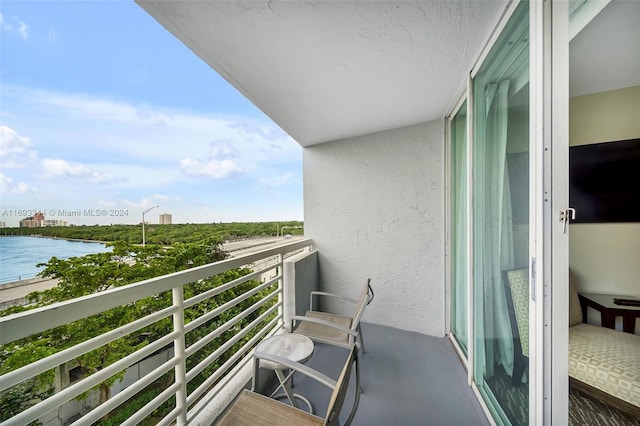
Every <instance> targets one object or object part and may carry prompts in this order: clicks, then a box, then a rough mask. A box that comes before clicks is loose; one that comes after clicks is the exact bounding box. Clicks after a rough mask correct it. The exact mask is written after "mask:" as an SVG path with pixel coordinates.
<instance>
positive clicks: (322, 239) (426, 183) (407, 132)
mask: <svg viewBox="0 0 640 426" xmlns="http://www.w3.org/2000/svg"><path fill="white" fill-rule="evenodd" d="M443 140H444V137H443V124H442V123H441V122H431V123H425V124H420V125H415V126H409V127H403V128H399V129H395V130H390V131H386V132H381V133H375V134H371V135H365V136H359V137H356V138H351V139H347V140H342V141H336V142H330V143H326V144H321V145H316V146H313V147H309V148H305V149H304V151H303V158H304V215H305V217H304V222H305V235H306V236H307V237H310V238H312V239H313V242H314V248H315V249H317V250H318V254H319V258H318V267H319V268H318V270H319V278H320V281H319V288H320V289H323V290H325V291H332V292H339V293H342V294H345V295H349V296H352V297H357V295H358V293H359V291H360V289H361V288H362V285H363V284H364V282H365V280H366V279H367V278H369V277H370V278H371V279H372V281H371V285H372V287H373V289H374V291H375V300H374V301H373V303H372V304H371V305H370V306H369V307H368V308H367V311H366V312H365V315H364V319H363V320H364V321H367V322H373V323H377V324H384V325H388V326H391V327H397V328H401V329H405V330H411V331H417V332H420V333H426V334H430V335H435V336H443V335H444V333H445V301H444V294H445V281H444V255H443V253H444V242H443V241H444V238H443V230H444V189H443V187H444V184H443V176H444V172H443V145H444V143H443ZM334 308H335V306H334ZM365 341H366V336H365Z"/></svg>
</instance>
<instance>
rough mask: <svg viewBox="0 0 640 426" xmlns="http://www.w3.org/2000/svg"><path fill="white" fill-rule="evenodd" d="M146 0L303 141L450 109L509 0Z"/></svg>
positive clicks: (439, 114) (398, 123) (368, 130)
mask: <svg viewBox="0 0 640 426" xmlns="http://www.w3.org/2000/svg"><path fill="white" fill-rule="evenodd" d="M137 1H138V4H139V5H140V6H141V7H142V8H144V9H145V10H146V11H147V12H148V13H149V14H151V15H152V16H153V17H154V18H155V19H156V20H158V21H159V22H160V23H161V24H162V25H163V26H164V27H165V28H167V29H168V30H169V31H170V32H171V33H173V34H174V35H175V36H176V37H178V38H179V39H180V40H181V41H182V42H183V43H184V44H185V45H187V46H188V47H189V48H190V49H191V50H193V51H194V52H195V53H196V54H197V55H199V56H200V57H201V58H202V59H203V60H204V61H206V62H207V63H208V64H209V65H210V66H211V67H212V68H214V69H215V70H216V71H217V72H218V73H219V74H220V75H221V76H223V77H224V78H225V79H227V81H229V82H230V83H231V84H232V85H233V86H234V87H236V88H237V89H238V90H239V91H240V92H241V93H242V94H243V95H245V96H246V97H247V98H248V99H249V100H250V101H252V102H253V103H254V104H255V105H256V106H257V107H258V108H260V109H261V110H262V111H263V112H264V113H265V114H266V115H268V116H269V117H270V118H271V119H272V120H274V121H275V122H276V123H277V124H279V125H280V126H281V127H282V128H283V129H284V130H285V131H286V132H287V133H289V134H290V135H291V136H292V137H293V138H294V139H295V140H296V141H298V143H300V144H301V145H303V146H309V145H313V144H317V143H322V142H327V141H332V140H339V139H343V138H347V137H351V136H356V135H361V134H367V133H372V132H376V131H381V130H386V129H391V128H396V127H401V126H406V125H411V124H415V123H420V122H424V121H430V120H436V119H440V118H442V117H444V116H445V114H446V113H447V112H448V111H447V109H448V108H451V107H452V105H451V103H452V102H454V101H455V99H453V97H454V96H455V94H457V93H460V94H461V93H462V88H463V86H464V84H465V80H466V75H467V74H468V73H469V71H470V69H471V68H472V66H473V64H474V61H475V60H476V59H477V57H478V55H479V52H480V50H481V49H482V47H483V45H484V43H485V42H486V40H487V39H488V38H489V36H490V32H491V30H492V29H493V28H494V27H495V26H496V24H497V22H498V21H499V18H500V16H501V15H502V13H503V10H504V8H505V6H506V4H507V3H508V1H507V0H499V1H486V0H485V1H477V0H468V1H433V0H429V1H370V2H369V1H367V2H365V1H270V2H257V1H246V2H244V1H206V2H205V1H166V0H137Z"/></svg>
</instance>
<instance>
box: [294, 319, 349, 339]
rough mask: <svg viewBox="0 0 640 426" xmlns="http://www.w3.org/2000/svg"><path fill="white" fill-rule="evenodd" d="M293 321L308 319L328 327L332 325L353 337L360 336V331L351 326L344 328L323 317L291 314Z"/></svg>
mask: <svg viewBox="0 0 640 426" xmlns="http://www.w3.org/2000/svg"><path fill="white" fill-rule="evenodd" d="M291 321H292V322H293V321H307V322H313V323H316V324H321V325H324V326H326V327H331V328H335V329H336V330H338V331H342V332H343V333H346V334H350V335H352V336H353V337H358V332H357V331H355V330H351V329H350V328H344V327H341V326H339V325H338V324H334V323H332V322H331V321H325V320H323V319H320V318H313V317H304V316H300V315H292V316H291Z"/></svg>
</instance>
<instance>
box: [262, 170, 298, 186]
mask: <svg viewBox="0 0 640 426" xmlns="http://www.w3.org/2000/svg"><path fill="white" fill-rule="evenodd" d="M294 176H295V174H294V173H286V174H284V175H280V176H268V177H261V178H260V185H261V186H262V187H265V188H277V187H279V186H282V185H285V184H286V183H288V182H290V181H291V180H292V179H293V177H294Z"/></svg>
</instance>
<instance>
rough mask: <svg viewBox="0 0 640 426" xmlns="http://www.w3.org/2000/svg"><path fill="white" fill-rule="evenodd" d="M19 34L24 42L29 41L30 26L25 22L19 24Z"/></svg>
mask: <svg viewBox="0 0 640 426" xmlns="http://www.w3.org/2000/svg"><path fill="white" fill-rule="evenodd" d="M18 32H19V33H20V35H21V36H22V39H23V40H25V41H26V40H27V38H29V26H28V25H27V24H26V22H24V21H20V22H18Z"/></svg>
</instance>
